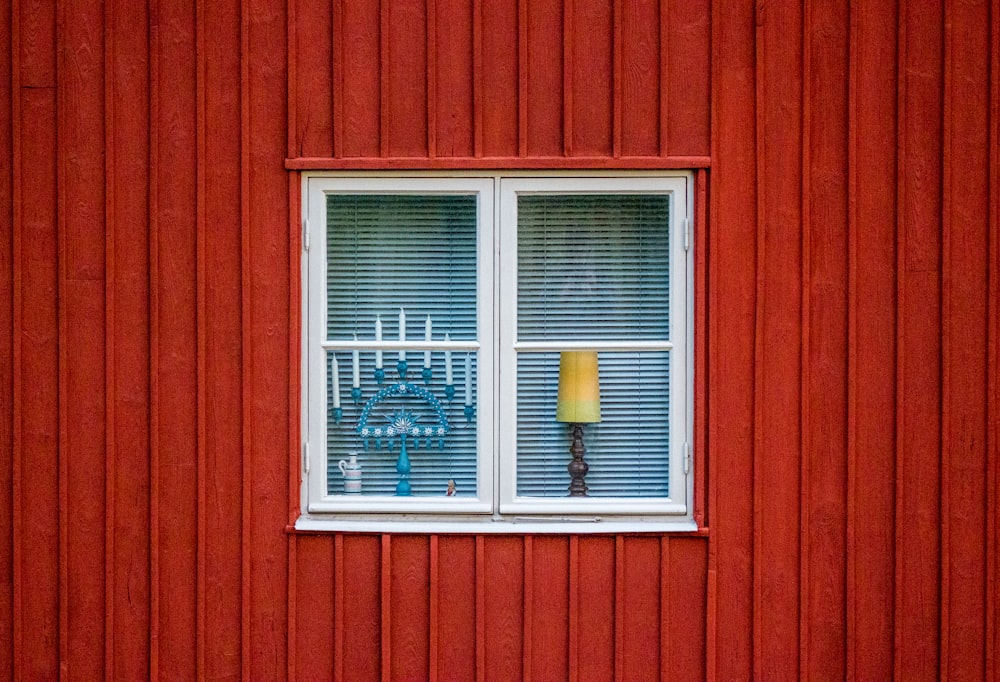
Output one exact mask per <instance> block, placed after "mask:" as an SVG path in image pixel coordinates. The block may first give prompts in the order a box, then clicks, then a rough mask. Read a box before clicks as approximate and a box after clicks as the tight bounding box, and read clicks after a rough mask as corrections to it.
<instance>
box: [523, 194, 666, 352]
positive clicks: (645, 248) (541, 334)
mask: <svg viewBox="0 0 1000 682" xmlns="http://www.w3.org/2000/svg"><path fill="white" fill-rule="evenodd" d="M517 220H518V236H517V267H518V271H517V278H518V280H517V281H518V299H517V331H518V339H519V340H522V341H544V340H564V341H581V340H598V339H601V340H620V339H627V340H667V339H668V338H669V329H670V318H669V312H670V311H669V296H668V294H669V290H668V287H669V268H668V264H669V259H670V249H669V242H670V240H669V238H668V237H669V198H668V197H667V196H665V195H653V194H607V195H594V194H567V195H520V196H518V199H517Z"/></svg>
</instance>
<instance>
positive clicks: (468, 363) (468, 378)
mask: <svg viewBox="0 0 1000 682" xmlns="http://www.w3.org/2000/svg"><path fill="white" fill-rule="evenodd" d="M465 404H466V405H471V404H472V356H471V355H469V354H468V353H466V354H465Z"/></svg>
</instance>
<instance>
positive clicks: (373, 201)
mask: <svg viewBox="0 0 1000 682" xmlns="http://www.w3.org/2000/svg"><path fill="white" fill-rule="evenodd" d="M326 218H327V231H326V264H325V265H326V292H325V293H326V309H325V313H326V324H325V335H326V340H327V341H334V342H348V343H350V342H353V341H354V339H355V336H356V338H357V340H358V341H359V342H363V343H367V344H369V345H368V347H367V348H363V349H357V350H356V351H355V349H351V348H350V347H343V346H340V347H338V348H337V349H336V350H333V349H330V350H328V351H327V367H326V384H327V391H326V393H327V401H326V412H327V420H326V426H327V429H326V433H327V438H326V440H327V443H326V445H327V494H330V495H341V494H350V493H348V492H347V490H352V489H353V488H350V487H348V488H345V483H346V477H345V475H344V474H343V473H342V471H341V469H340V467H339V466H338V464H339V462H340V461H341V460H349V457H350V454H351V453H357V458H358V463H359V465H360V467H361V471H362V473H361V480H362V483H361V494H362V495H365V496H372V495H374V496H392V495H395V494H397V493H398V492H399V491H400V488H399V485H400V480H401V478H403V477H402V476H401V472H400V470H399V467H400V460H401V457H400V455H401V451H402V449H403V447H404V446H405V448H406V457H405V459H406V460H408V464H409V468H410V469H409V472H408V473H407V474H406V476H405V478H406V479H407V482H408V487H409V492H411V494H412V495H415V496H447V495H449V493H451V494H453V495H455V496H462V497H464V496H475V495H476V493H477V491H476V481H477V472H476V443H477V437H476V431H477V429H476V421H475V418H474V417H473V418H471V419H467V418H466V409H465V405H466V403H471V402H472V401H471V400H467V399H466V390H467V387H468V389H471V393H472V395H475V391H476V376H475V373H476V366H477V362H476V357H475V353H474V352H473V353H471V354H470V355H469V356H468V361H467V360H466V357H467V356H466V352H464V351H458V350H455V351H450V352H448V353H447V354H446V351H447V347H446V344H445V338H446V336H445V335H446V334H447V339H448V340H449V341H453V342H455V341H477V307H476V302H477V270H478V268H477V260H476V254H477V197H476V196H475V195H459V194H449V195H412V194H330V195H328V196H327V199H326ZM377 324H378V326H380V328H381V340H382V342H383V343H391V342H395V341H399V340H407V341H421V342H426V341H428V340H429V341H430V343H431V344H432V345H434V344H437V345H438V347H437V348H434V349H431V350H419V351H414V350H410V351H408V352H401V351H399V350H384V349H382V350H379V349H377V348H374V347H372V345H371V344H373V343H374V342H376V341H377V339H376V325H377ZM404 329H405V331H404ZM428 329H429V336H428ZM355 355H356V356H357V373H356V376H355V370H354V366H355ZM447 358H450V362H446V359H447ZM379 359H381V369H382V371H383V372H384V378H382V381H381V383H379V381H378V378H377V377H379V376H380V373H379V372H378V369H379ZM401 362H405V363H406V364H405V373H403V374H401V372H400V367H401V365H400V363H401ZM334 363H336V371H335V370H334ZM466 368H468V370H469V375H470V376H469V379H468V381H467V380H466ZM427 369H429V370H430V371H429V372H427V371H426V370H427ZM449 375H450V376H451V384H450V385H451V386H452V387H453V388H454V392H452V391H451V389H449V388H447V386H448V385H449V384H448V383H447V378H448V376H449ZM355 389H359V390H355ZM359 394H360V398H359V399H358V400H357V401H356V400H355V396H358V395H359ZM449 396H450V397H449ZM337 403H339V410H338V408H337V407H336V404H337ZM470 414H474V412H473V413H470ZM442 428H443V429H444V432H442ZM365 429H367V431H365Z"/></svg>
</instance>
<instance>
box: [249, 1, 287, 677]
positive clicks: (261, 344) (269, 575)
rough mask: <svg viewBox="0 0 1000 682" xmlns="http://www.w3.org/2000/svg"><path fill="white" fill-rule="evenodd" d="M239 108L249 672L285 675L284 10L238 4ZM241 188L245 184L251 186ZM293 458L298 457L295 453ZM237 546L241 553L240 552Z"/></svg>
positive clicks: (262, 4)
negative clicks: (243, 113) (247, 129)
mask: <svg viewBox="0 0 1000 682" xmlns="http://www.w3.org/2000/svg"><path fill="white" fill-rule="evenodd" d="M245 11H246V12H247V14H246V23H245V24H244V28H245V30H246V50H247V51H246V52H245V54H244V59H245V60H246V69H247V71H246V75H247V88H248V92H247V93H246V99H245V103H246V107H247V116H248V121H249V124H250V125H252V128H253V134H252V135H251V136H250V140H249V141H248V144H249V149H248V155H247V158H246V159H245V165H244V168H243V173H244V178H245V181H246V182H247V183H248V187H245V188H244V190H243V191H244V192H247V193H248V196H247V201H248V205H247V222H245V223H244V227H245V229H246V230H247V235H246V237H247V245H246V254H245V257H246V263H245V264H246V265H247V266H248V267H247V270H246V271H245V273H246V275H247V277H248V280H247V281H245V282H244V294H245V295H248V296H249V301H248V302H247V305H246V310H247V312H248V314H249V322H250V324H249V330H248V333H247V334H246V336H245V338H244V343H245V344H246V346H247V351H248V352H247V356H246V358H245V361H246V362H248V363H249V375H248V377H246V378H245V382H246V383H245V388H246V391H247V394H246V395H247V396H248V397H249V405H247V406H246V407H247V409H248V414H247V417H248V419H249V422H248V427H249V429H250V433H249V434H247V433H244V438H245V439H246V440H247V441H248V445H249V451H248V452H245V453H244V460H243V464H244V467H245V469H244V471H246V469H250V470H251V471H252V473H251V474H250V480H251V481H252V487H251V488H250V490H249V491H248V492H249V495H250V500H249V510H248V511H249V518H248V519H247V521H248V526H247V527H245V528H244V532H249V534H250V537H249V538H248V541H249V543H250V546H251V547H252V551H251V556H250V557H249V560H250V563H249V576H247V578H248V579H249V583H250V584H249V604H246V605H245V606H244V608H245V609H248V611H244V613H243V616H244V618H249V651H248V652H246V653H247V654H249V655H250V656H251V662H250V670H251V671H252V674H253V675H254V676H256V677H260V678H262V679H280V678H281V677H283V676H285V675H286V674H287V665H288V663H287V659H286V657H287V651H288V642H287V631H288V622H287V595H288V565H287V542H288V537H287V535H286V534H285V532H284V529H285V524H286V523H287V520H288V501H287V495H288V489H289V484H288V478H289V476H290V475H291V473H290V460H289V459H288V458H284V457H275V456H274V453H275V452H285V451H286V450H287V447H288V423H289V420H288V395H289V388H288V378H289V371H288V347H289V335H290V333H291V331H290V330H289V329H288V320H289V305H288V293H287V292H288V287H289V286H290V280H291V273H290V272H289V271H288V263H289V253H288V249H289V247H290V244H289V238H288V236H287V234H286V233H285V230H284V227H285V226H287V225H288V220H289V211H290V209H289V206H288V202H287V196H288V184H287V178H286V176H285V173H284V172H282V171H281V170H280V169H279V168H278V164H279V163H280V159H281V158H282V156H283V155H284V154H285V152H286V150H287V138H286V132H287V130H288V128H287V126H288V121H287V120H286V116H285V97H286V94H287V82H286V48H287V44H286V43H287V32H286V28H287V23H286V22H287V16H286V7H285V6H284V5H283V4H282V5H275V4H273V3H271V2H266V1H264V0H250V1H249V2H248V4H247V5H246V6H245ZM249 188H253V189H252V191H251V190H249ZM295 459H296V462H297V461H298V457H296V458H295ZM243 551H248V550H247V549H244V550H243Z"/></svg>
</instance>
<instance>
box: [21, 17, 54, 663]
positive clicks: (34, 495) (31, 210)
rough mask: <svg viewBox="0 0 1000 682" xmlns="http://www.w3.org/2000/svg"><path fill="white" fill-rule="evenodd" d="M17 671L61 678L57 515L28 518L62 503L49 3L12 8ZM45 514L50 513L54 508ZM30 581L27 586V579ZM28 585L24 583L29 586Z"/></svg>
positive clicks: (50, 20) (51, 35) (52, 47)
mask: <svg viewBox="0 0 1000 682" xmlns="http://www.w3.org/2000/svg"><path fill="white" fill-rule="evenodd" d="M13 12H14V13H15V15H16V16H15V22H16V24H15V27H14V31H13V36H14V41H15V45H14V50H15V52H14V64H13V66H12V68H13V70H14V75H13V78H14V82H13V88H14V90H15V92H14V93H13V95H14V98H15V105H14V110H13V114H14V121H13V124H14V131H13V133H14V137H15V139H16V143H17V145H18V146H17V147H16V148H15V159H14V161H15V163H16V164H17V165H16V167H15V169H14V173H15V175H14V201H15V204H17V205H18V207H19V209H20V210H19V211H18V210H15V213H14V222H15V227H14V229H15V243H14V247H15V254H14V255H15V258H16V259H17V268H18V272H17V276H16V280H15V284H16V286H17V292H16V293H17V296H18V299H17V300H16V301H15V305H16V309H15V311H14V315H15V325H16V330H15V333H16V334H17V338H16V339H15V355H16V359H17V364H16V366H15V369H14V371H15V372H16V374H15V391H16V392H15V396H14V402H15V404H16V405H18V406H19V413H18V415H17V423H16V424H15V429H16V431H15V449H16V450H17V451H18V453H17V455H16V456H17V457H18V461H17V466H16V468H15V471H14V479H15V480H14V483H15V486H16V488H15V490H14V496H15V497H14V518H15V533H14V542H15V547H14V551H15V554H16V556H15V566H14V590H15V592H14V609H15V633H14V638H15V652H14V656H15V667H14V670H15V672H16V673H17V674H19V675H20V676H21V677H23V678H28V679H30V678H35V679H55V678H56V677H57V676H58V675H59V636H60V635H59V587H60V583H59V541H60V538H59V519H58V516H57V514H56V513H54V512H53V513H49V514H35V513H30V508H29V506H30V504H31V503H32V501H34V500H39V499H43V500H50V501H58V500H59V476H58V467H59V451H58V441H59V419H58V417H59V415H58V407H57V406H58V404H59V403H58V400H59V349H58V337H59V327H58V325H59V322H58V312H57V305H58V301H57V288H58V282H59V279H58V246H57V230H56V221H57V212H56V202H57V191H56V149H57V139H56V90H55V85H56V78H55V72H56V67H55V62H56V38H55V25H56V24H55V8H54V7H53V6H52V5H45V4H43V5H40V6H34V5H29V6H23V5H21V4H20V3H18V5H17V6H15V7H14V9H13ZM50 509H51V507H50ZM29 580H30V582H29ZM29 585H30V587H29Z"/></svg>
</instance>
